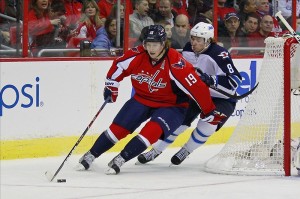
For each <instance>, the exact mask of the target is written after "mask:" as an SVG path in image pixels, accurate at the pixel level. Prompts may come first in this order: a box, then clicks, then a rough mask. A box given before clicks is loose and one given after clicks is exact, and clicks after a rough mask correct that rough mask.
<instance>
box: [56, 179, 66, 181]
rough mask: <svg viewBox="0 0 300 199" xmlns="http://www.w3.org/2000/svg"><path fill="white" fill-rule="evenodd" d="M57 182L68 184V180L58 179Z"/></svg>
mask: <svg viewBox="0 0 300 199" xmlns="http://www.w3.org/2000/svg"><path fill="white" fill-rule="evenodd" d="M57 182H67V180H66V179H57Z"/></svg>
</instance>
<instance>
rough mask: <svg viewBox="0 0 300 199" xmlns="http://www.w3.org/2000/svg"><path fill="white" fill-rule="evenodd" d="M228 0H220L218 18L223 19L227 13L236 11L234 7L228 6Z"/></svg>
mask: <svg viewBox="0 0 300 199" xmlns="http://www.w3.org/2000/svg"><path fill="white" fill-rule="evenodd" d="M226 1H227V0H218V20H219V21H223V20H224V17H225V15H226V14H227V13H230V12H236V10H235V9H234V8H233V7H227V6H226Z"/></svg>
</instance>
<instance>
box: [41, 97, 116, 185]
mask: <svg viewBox="0 0 300 199" xmlns="http://www.w3.org/2000/svg"><path fill="white" fill-rule="evenodd" d="M109 100H110V99H109V98H107V99H106V100H105V102H104V103H103V104H102V106H101V107H100V109H99V110H98V112H97V113H96V115H95V116H94V118H93V119H92V121H91V122H90V123H89V125H88V126H87V127H86V129H85V130H84V132H83V133H82V135H81V136H80V138H79V139H78V140H77V142H76V143H75V145H74V146H73V148H72V149H71V151H70V152H69V154H68V155H67V157H66V158H65V159H64V161H63V162H62V163H61V165H60V166H59V168H58V169H57V171H56V172H55V174H54V175H53V176H52V174H51V173H50V172H48V171H46V173H45V175H46V177H47V179H48V180H49V181H50V182H52V181H53V179H54V178H55V177H56V176H57V174H58V173H59V171H60V170H61V169H62V167H63V166H64V164H65V163H66V161H67V160H68V158H69V157H70V156H71V154H72V152H73V151H74V149H75V148H76V147H77V146H78V145H79V143H80V142H81V140H82V139H83V137H84V136H85V134H86V133H87V132H88V130H89V129H90V128H91V126H92V125H93V123H94V121H95V120H96V118H97V117H98V115H99V114H100V112H101V111H102V110H103V108H104V107H105V105H106V104H107V103H108V101H109Z"/></svg>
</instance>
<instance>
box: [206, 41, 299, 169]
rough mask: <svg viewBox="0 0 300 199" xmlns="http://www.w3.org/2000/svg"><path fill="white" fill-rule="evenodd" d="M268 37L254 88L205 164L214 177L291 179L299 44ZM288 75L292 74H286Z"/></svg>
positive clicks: (297, 115)
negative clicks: (218, 148) (234, 123)
mask: <svg viewBox="0 0 300 199" xmlns="http://www.w3.org/2000/svg"><path fill="white" fill-rule="evenodd" d="M287 41H290V42H285V40H284V39H283V38H273V37H270V38H267V39H266V40H265V43H266V48H265V53H264V58H263V62H262V66H261V69H260V72H259V75H258V82H259V85H258V87H257V89H256V90H255V91H254V92H253V93H252V95H251V96H250V100H249V103H248V104H247V107H246V108H245V113H244V114H243V117H242V118H241V120H240V121H239V123H238V125H237V126H236V128H235V130H234V132H233V134H232V136H231V137H230V139H229V141H228V142H227V143H226V144H225V146H224V147H223V149H222V150H221V151H220V152H219V154H217V155H215V156H214V157H212V158H211V159H209V160H208V161H207V162H206V163H205V170H206V171H208V172H213V173H223V174H237V175H290V171H291V147H290V146H291V138H296V137H299V136H300V96H297V95H295V94H297V91H295V90H293V91H292V92H291V88H295V87H299V82H300V73H299V71H300V47H299V46H300V45H299V43H296V40H294V39H288V40H287ZM290 71H291V74H290Z"/></svg>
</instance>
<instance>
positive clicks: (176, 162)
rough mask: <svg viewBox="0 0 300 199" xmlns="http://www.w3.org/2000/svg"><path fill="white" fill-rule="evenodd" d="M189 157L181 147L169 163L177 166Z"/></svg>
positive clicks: (188, 153)
mask: <svg viewBox="0 0 300 199" xmlns="http://www.w3.org/2000/svg"><path fill="white" fill-rule="evenodd" d="M188 155H190V152H188V151H187V150H186V148H184V147H182V148H181V149H180V150H179V151H178V152H177V153H176V154H175V155H173V157H172V158H171V162H172V164H174V165H179V164H181V163H182V162H183V160H185V159H186V157H187V156H188Z"/></svg>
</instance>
